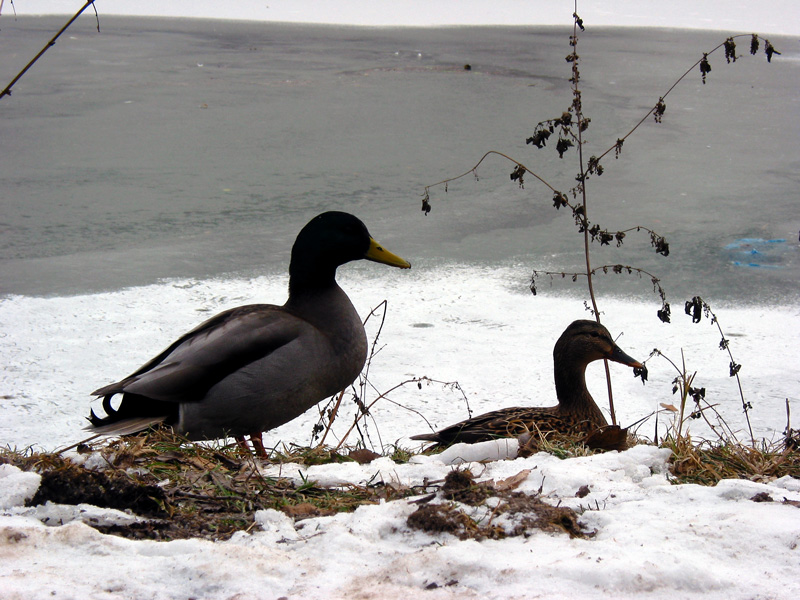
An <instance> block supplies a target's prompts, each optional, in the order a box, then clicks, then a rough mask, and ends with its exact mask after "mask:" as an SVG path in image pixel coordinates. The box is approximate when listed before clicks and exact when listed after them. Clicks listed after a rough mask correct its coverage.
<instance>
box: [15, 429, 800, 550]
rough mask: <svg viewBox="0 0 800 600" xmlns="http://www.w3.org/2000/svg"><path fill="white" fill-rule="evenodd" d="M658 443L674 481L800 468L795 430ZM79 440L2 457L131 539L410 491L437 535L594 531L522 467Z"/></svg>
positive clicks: (245, 526)
mask: <svg viewBox="0 0 800 600" xmlns="http://www.w3.org/2000/svg"><path fill="white" fill-rule="evenodd" d="M790 433H792V434H794V432H790ZM637 441H638V443H643V442H642V440H635V438H633V437H632V436H631V437H629V443H635V442H637ZM662 446H664V447H668V448H669V449H670V450H671V451H672V453H673V454H672V458H671V459H670V465H669V467H670V479H671V481H672V482H673V483H696V484H701V485H715V484H716V483H717V482H719V481H720V480H722V479H749V480H752V481H759V482H768V481H771V480H774V479H776V478H779V477H783V476H786V475H789V476H792V477H797V478H800V450H799V449H798V445H797V443H796V437H794V436H793V435H789V436H787V437H786V438H785V439H784V440H783V441H782V442H781V443H780V444H775V445H772V446H770V445H766V444H762V445H761V446H760V447H754V446H746V445H742V444H737V443H732V442H729V443H723V442H719V443H716V444H712V443H709V442H701V443H697V442H693V441H692V440H691V438H689V437H688V436H683V437H681V438H679V439H677V441H676V440H675V439H674V438H667V439H666V440H665V441H664V442H663V443H662ZM539 449H540V450H543V451H546V452H549V453H551V454H553V455H555V456H558V457H559V458H562V459H566V458H570V457H576V456H588V455H591V454H593V453H595V452H598V450H593V449H590V448H588V447H587V446H585V445H584V444H582V443H580V442H578V441H574V440H573V441H570V440H566V439H559V440H547V444H546V445H545V446H544V447H542V448H539ZM78 451H79V453H81V454H83V455H85V456H87V457H89V456H91V457H92V459H91V460H92V466H91V468H87V466H84V465H80V464H77V463H76V462H74V461H73V460H71V459H68V458H65V457H63V456H61V455H60V454H57V453H54V454H40V453H31V452H23V453H20V452H16V451H12V450H10V449H5V450H0V464H6V463H7V464H12V465H14V466H16V467H18V468H20V469H22V470H25V471H34V472H36V473H39V474H40V475H41V476H42V481H41V484H40V486H39V489H38V491H37V492H36V495H35V496H34V497H33V498H32V499H31V500H29V501H28V502H27V505H29V506H38V505H42V504H45V503H47V502H53V503H57V504H68V505H79V504H91V505H94V506H98V507H101V508H113V509H118V510H122V511H125V512H128V513H132V514H134V515H137V516H139V517H143V518H142V519H141V520H139V521H136V522H132V523H127V524H115V525H99V524H97V523H90V524H91V525H92V526H93V527H95V528H96V529H98V530H99V531H101V532H104V533H110V534H114V535H119V536H123V537H127V538H133V539H154V540H173V539H182V538H204V539H211V540H225V539H228V538H229V537H230V536H231V535H233V534H234V533H236V532H237V531H249V530H250V529H251V528H252V527H253V526H254V523H255V521H254V515H255V512H256V511H258V510H262V509H270V508H271V509H275V510H279V511H282V512H283V513H285V514H286V515H288V516H289V517H291V518H292V519H294V520H295V521H299V520H302V519H307V518H312V517H319V516H327V515H333V514H335V513H337V512H349V511H353V510H355V509H356V508H358V507H359V506H361V505H364V504H378V503H380V502H381V501H392V500H398V499H402V498H408V497H411V496H422V497H421V498H420V499H418V500H415V502H416V503H417V504H419V507H418V508H417V510H416V511H414V512H413V513H412V514H411V515H410V516H409V517H408V525H409V527H411V528H412V529H418V530H421V531H425V532H428V533H431V534H442V533H448V534H452V535H454V536H456V537H458V538H460V539H476V540H482V539H500V538H504V537H513V536H529V535H531V534H532V533H533V532H534V531H536V530H541V531H547V532H551V533H556V534H564V533H566V534H567V535H569V536H570V537H591V536H592V535H593V532H587V531H584V530H583V529H582V528H581V526H580V524H579V522H578V519H579V513H577V512H575V511H574V510H572V509H570V508H566V507H559V506H553V505H551V504H548V503H547V502H544V501H543V500H542V499H541V498H540V495H539V494H529V493H522V492H518V491H515V489H516V487H517V486H518V485H519V484H520V483H521V482H522V481H524V480H525V478H526V477H527V473H526V472H525V471H523V472H521V473H520V474H519V475H518V476H516V477H515V478H510V479H509V480H506V481H501V482H493V481H482V482H476V481H475V478H474V477H473V475H472V473H470V472H469V471H466V470H458V469H456V470H453V471H452V472H451V473H450V474H449V475H448V476H447V477H446V478H445V479H444V480H442V481H433V482H426V484H425V485H423V486H416V487H405V486H400V485H389V484H386V483H384V482H383V481H376V482H370V483H368V484H366V485H352V484H351V485H346V486H339V487H335V488H330V487H322V486H319V485H318V484H317V483H316V482H314V481H311V480H305V481H301V482H300V483H299V484H298V483H296V482H294V481H292V480H290V479H286V478H271V477H264V476H263V475H261V473H260V472H259V470H258V468H257V465H256V464H255V462H254V459H253V458H252V457H251V456H250V455H242V454H240V451H239V449H238V448H236V447H221V446H213V445H208V444H196V443H192V442H189V441H187V440H185V439H183V438H180V437H179V436H176V435H174V434H172V433H171V432H169V431H164V430H160V431H154V432H151V433H149V434H147V435H140V436H135V437H130V438H125V439H122V440H116V441H113V442H111V443H108V444H104V445H94V446H91V447H90V446H83V447H79V449H78ZM409 456H410V453H409V452H408V451H405V450H402V449H399V448H395V449H394V451H393V453H392V454H391V458H392V459H393V460H395V461H397V462H402V461H404V460H407V459H408V457H409ZM98 457H100V458H98ZM377 457H379V455H378V454H377V453H375V452H372V451H370V450H365V449H363V448H361V449H354V450H351V451H347V452H344V451H343V452H339V451H336V450H334V449H331V448H320V447H318V448H303V447H296V446H295V447H291V448H284V449H283V450H282V451H277V450H273V452H272V455H271V456H270V460H271V461H273V462H280V463H284V464H286V465H287V466H289V465H291V464H293V463H295V464H303V465H313V464H323V463H331V462H345V461H357V462H360V463H366V462H369V461H371V460H373V459H375V458H377ZM426 494H427V495H426Z"/></svg>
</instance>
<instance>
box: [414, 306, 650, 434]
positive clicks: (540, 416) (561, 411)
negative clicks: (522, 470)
mask: <svg viewBox="0 0 800 600" xmlns="http://www.w3.org/2000/svg"><path fill="white" fill-rule="evenodd" d="M601 358H606V359H608V360H613V361H615V362H618V363H622V364H623V365H627V366H629V367H635V368H641V367H642V364H641V363H640V362H639V361H637V360H635V359H633V358H631V357H630V356H628V355H627V354H625V353H624V352H623V351H622V350H620V348H619V346H617V345H616V344H615V343H614V340H613V339H611V334H609V333H608V330H607V329H606V328H605V327H603V326H602V325H600V324H599V323H597V322H595V321H586V320H581V321H575V322H573V323H572V324H570V326H569V327H567V329H566V330H565V331H564V333H562V334H561V337H560V338H558V341H557V342H556V345H555V348H554V349H553V363H554V371H555V379H556V396H557V398H558V405H557V406H548V407H546V408H543V407H527V406H526V407H513V408H502V409H500V410H495V411H492V412H488V413H486V414H483V415H479V416H477V417H473V418H471V419H467V420H466V421H461V422H460V423H456V424H455V425H450V426H449V427H445V428H444V429H442V430H440V431H437V432H435V433H424V434H421V435H414V436H411V439H412V440H425V441H429V442H436V443H438V444H440V445H447V444H453V443H456V442H463V443H467V444H474V443H477V442H484V441H486V440H491V439H496V438H503V437H519V436H520V435H523V434H526V433H534V434H537V433H541V434H545V435H546V434H548V433H550V432H555V433H557V434H564V435H567V436H570V437H573V438H574V437H579V438H580V439H583V440H586V438H587V436H588V437H593V436H594V437H598V434H597V431H598V430H599V429H602V428H605V427H606V426H607V425H608V423H607V422H606V419H605V417H604V416H603V413H602V412H601V411H600V409H599V408H598V406H597V404H595V402H594V399H593V398H592V396H591V394H589V390H587V389H586V377H585V375H586V367H587V365H588V364H589V363H590V362H592V361H595V360H599V359H601ZM620 431H622V432H623V433H622V436H623V437H624V435H625V430H620ZM605 443H608V442H605ZM603 447H605V445H604V446H603Z"/></svg>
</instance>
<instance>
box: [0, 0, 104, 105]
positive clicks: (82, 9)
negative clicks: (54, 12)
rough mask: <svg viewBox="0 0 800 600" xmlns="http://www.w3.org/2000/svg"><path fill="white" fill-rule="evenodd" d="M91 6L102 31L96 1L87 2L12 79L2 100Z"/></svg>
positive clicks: (3, 93) (1, 95) (89, 0)
mask: <svg viewBox="0 0 800 600" xmlns="http://www.w3.org/2000/svg"><path fill="white" fill-rule="evenodd" d="M90 6H92V7H94V14H95V18H96V19H97V31H100V16H99V15H98V14H97V7H96V6H94V0H87V2H86V4H84V5H83V7H82V8H81V9H80V10H79V11H78V12H76V13H75V15H74V16H73V17H72V18H71V19H70V20H69V21H67V24H66V25H64V26H63V27H62V28H61V29H60V30H59V31H58V33H56V34H55V35H54V36H53V38H52V39H51V40H50V41H49V42H47V44H46V45H45V47H44V48H42V49H41V50H40V51H39V54H37V55H36V56H34V57H33V60H31V61H30V62H29V63H28V64H27V65H25V67H24V68H23V69H22V71H20V72H19V74H17V76H16V77H14V79H12V80H11V83H9V84H8V85H7V86H6V87H5V89H4V90H3V91H2V92H0V98H2V97H3V96H10V95H11V88H12V87H14V84H15V83H17V81H19V80H20V79H21V78H22V76H23V75H25V73H26V72H27V71H28V69H30V68H31V67H32V66H33V65H34V63H35V62H36V61H37V60H39V59H40V58H41V57H42V55H43V54H44V53H45V52H47V51H48V50H49V49H50V48H52V47H53V46H55V45H56V40H57V39H58V38H59V37H60V36H61V34H62V33H64V32H65V31H66V30H67V28H68V27H69V26H70V25H72V23H73V22H74V21H75V20H76V19H77V18H78V17H80V16H81V14H82V13H83V11H85V10H86V9H87V8H89V7H90Z"/></svg>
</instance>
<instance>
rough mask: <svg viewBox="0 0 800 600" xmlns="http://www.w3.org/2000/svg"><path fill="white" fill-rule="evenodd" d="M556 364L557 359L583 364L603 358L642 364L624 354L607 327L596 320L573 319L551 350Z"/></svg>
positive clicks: (629, 363) (635, 366)
mask: <svg viewBox="0 0 800 600" xmlns="http://www.w3.org/2000/svg"><path fill="white" fill-rule="evenodd" d="M553 358H554V359H555V362H556V364H558V362H559V361H572V362H580V363H583V364H584V365H586V364H589V363H590V362H592V361H594V360H600V359H601V358H605V359H608V360H613V361H614V362H618V363H621V364H623V365H627V366H629V367H634V368H641V366H642V364H641V363H640V362H639V361H638V360H636V359H635V358H631V357H630V356H628V355H627V354H625V353H624V352H623V351H622V350H621V349H620V347H619V346H617V344H616V343H615V342H614V340H613V338H612V337H611V334H610V333H609V332H608V329H606V328H605V327H603V326H602V325H601V324H600V323H598V322H597V321H589V320H580V321H573V322H572V323H571V324H570V326H569V327H567V329H566V330H565V331H564V333H562V334H561V337H560V338H558V341H557V342H556V346H555V349H554V350H553Z"/></svg>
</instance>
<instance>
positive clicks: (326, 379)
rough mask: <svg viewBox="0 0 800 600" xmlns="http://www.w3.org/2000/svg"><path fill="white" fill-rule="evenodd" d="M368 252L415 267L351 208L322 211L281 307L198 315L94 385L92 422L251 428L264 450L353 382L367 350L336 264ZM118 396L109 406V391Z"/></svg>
mask: <svg viewBox="0 0 800 600" xmlns="http://www.w3.org/2000/svg"><path fill="white" fill-rule="evenodd" d="M359 259H367V260H372V261H375V262H380V263H384V264H387V265H391V266H394V267H400V268H401V269H408V268H410V267H411V265H410V264H409V263H408V262H406V261H405V260H403V259H402V258H400V257H399V256H396V255H394V254H392V253H391V252H388V251H386V250H384V249H383V248H382V247H381V246H380V244H378V243H377V242H376V241H375V240H374V239H372V237H370V235H369V232H368V231H367V228H366V226H365V225H364V224H363V223H362V222H361V221H360V220H358V219H357V218H356V217H354V216H353V215H350V214H347V213H343V212H326V213H324V214H321V215H319V216H317V217H316V218H314V219H312V220H311V222H309V223H308V224H307V225H306V226H305V227H304V228H303V229H302V231H300V233H299V234H298V236H297V240H296V241H295V243H294V246H293V247H292V257H291V262H290V264H289V299H288V300H287V301H286V304H284V305H283V306H274V305H271V304H251V305H248V306H240V307H238V308H233V309H230V310H227V311H225V312H223V313H220V314H219V315H217V316H216V317H213V318H211V319H209V320H208V321H206V322H205V323H202V324H201V325H199V326H198V327H196V328H195V329H193V330H192V331H190V332H189V333H187V334H186V335H184V336H183V337H181V338H180V339H178V340H177V341H176V342H174V343H173V344H172V345H171V346H169V348H167V349H166V350H164V351H163V352H162V353H161V354H159V355H158V356H156V357H155V358H154V359H152V360H151V361H150V362H148V363H147V364H146V365H144V366H143V367H141V368H140V369H139V370H138V371H136V372H135V373H133V374H132V375H130V376H128V377H126V378H125V379H123V380H122V381H119V382H117V383H112V384H111V385H107V386H105V387H102V388H100V389H99V390H96V391H95V392H93V395H95V396H103V409H104V410H105V412H106V416H105V417H102V418H101V417H98V416H97V415H95V413H94V411H92V413H91V415H90V417H89V420H90V422H91V426H90V427H88V429H89V430H92V431H94V432H95V433H99V434H106V435H126V434H130V433H135V432H137V431H141V430H143V429H146V428H148V427H150V426H152V425H156V424H159V423H165V424H167V425H171V426H172V427H173V428H174V429H175V431H176V432H178V433H181V434H184V435H186V436H187V437H189V438H190V439H195V440H208V439H217V438H223V437H228V436H232V437H236V438H237V440H238V441H239V442H240V444H244V436H245V435H249V436H250V439H251V441H252V443H253V446H254V447H255V450H256V452H257V453H258V454H259V455H260V456H265V455H266V453H265V452H264V447H263V444H262V442H261V433H262V432H264V431H268V430H270V429H273V428H275V427H278V426H279V425H282V424H284V423H286V422H288V421H291V420H292V419H294V418H295V417H297V416H299V415H300V414H302V413H303V412H305V411H306V410H307V409H309V408H311V407H312V406H313V405H314V404H316V403H317V402H320V401H321V400H324V399H325V398H328V397H329V396H332V395H333V394H335V393H337V392H339V391H340V390H343V389H344V388H346V387H347V386H348V385H350V384H351V383H352V382H353V381H354V380H355V378H356V377H358V374H359V373H360V372H361V369H362V367H363V366H364V362H365V361H366V357H367V337H366V333H365V331H364V326H363V325H362V322H361V319H360V318H359V316H358V313H357V312H356V310H355V308H354V307H353V305H352V304H351V302H350V299H349V298H348V297H347V294H345V293H344V292H343V291H342V289H341V288H340V287H339V286H338V285H337V283H336V269H337V267H339V266H340V265H343V264H345V263H347V262H350V261H352V260H359ZM116 394H122V402H121V403H120V405H119V407H118V408H116V409H115V408H113V407H112V405H111V398H112V397H113V396H114V395H116Z"/></svg>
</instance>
